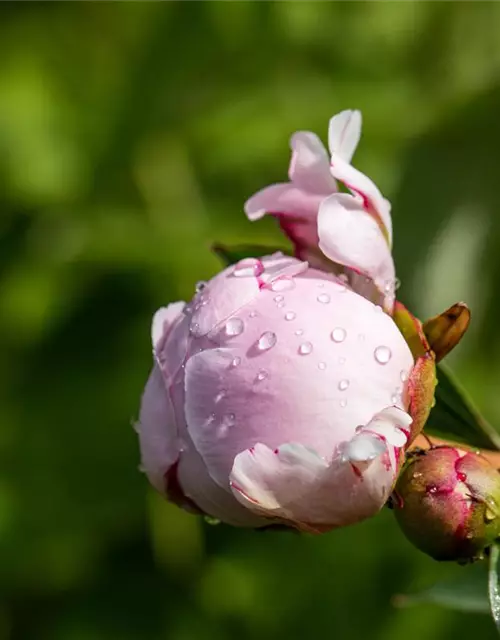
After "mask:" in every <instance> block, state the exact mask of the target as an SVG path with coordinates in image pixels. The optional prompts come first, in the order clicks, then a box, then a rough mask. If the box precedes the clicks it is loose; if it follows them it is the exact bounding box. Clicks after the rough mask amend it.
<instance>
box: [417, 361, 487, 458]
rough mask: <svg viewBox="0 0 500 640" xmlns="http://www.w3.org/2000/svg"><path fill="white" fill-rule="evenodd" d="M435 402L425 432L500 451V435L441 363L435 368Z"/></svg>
mask: <svg viewBox="0 0 500 640" xmlns="http://www.w3.org/2000/svg"><path fill="white" fill-rule="evenodd" d="M437 378H438V385H437V387H436V404H435V406H434V408H433V409H432V411H431V414H430V416H429V419H428V420H427V423H426V425H425V432H426V433H427V434H429V435H435V436H438V437H440V438H446V439H450V440H453V441H455V442H461V443H463V444H467V445H469V446H472V447H479V448H482V449H496V450H500V434H499V433H498V432H497V431H496V430H495V429H494V428H493V427H492V426H491V425H490V424H489V423H488V422H487V421H486V420H485V419H484V418H483V417H482V416H481V414H480V413H479V411H478V410H477V409H476V407H475V406H474V404H473V403H472V401H471V400H470V399H469V398H468V396H467V394H466V393H465V391H464V390H463V389H462V388H461V386H460V385H459V383H458V382H457V381H456V380H455V379H454V377H453V376H452V374H451V373H450V371H449V370H448V369H447V368H446V367H444V366H443V365H439V366H438V367H437Z"/></svg>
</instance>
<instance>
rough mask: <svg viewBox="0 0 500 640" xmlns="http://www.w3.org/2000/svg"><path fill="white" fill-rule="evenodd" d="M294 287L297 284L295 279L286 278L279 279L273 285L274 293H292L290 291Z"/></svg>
mask: <svg viewBox="0 0 500 640" xmlns="http://www.w3.org/2000/svg"><path fill="white" fill-rule="evenodd" d="M294 287H295V282H294V280H293V278H290V277H286V276H285V277H283V278H278V279H277V280H274V281H273V282H272V283H271V290H272V291H290V289H293V288H294Z"/></svg>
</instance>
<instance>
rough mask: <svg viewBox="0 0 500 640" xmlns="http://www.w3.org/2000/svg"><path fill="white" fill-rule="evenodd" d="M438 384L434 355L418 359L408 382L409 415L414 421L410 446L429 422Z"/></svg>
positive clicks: (427, 354) (429, 354) (430, 354)
mask: <svg viewBox="0 0 500 640" xmlns="http://www.w3.org/2000/svg"><path fill="white" fill-rule="evenodd" d="M436 384H437V377H436V362H435V360H434V354H433V353H431V352H429V353H426V354H424V355H423V356H420V357H418V358H417V360H416V362H415V366H414V367H413V370H412V372H411V374H410V378H409V380H408V386H407V394H408V400H409V404H408V413H409V414H410V416H411V417H412V419H413V422H412V424H411V432H410V437H409V439H408V444H411V443H412V442H413V440H415V438H416V437H417V436H418V434H419V433H420V432H421V431H422V429H423V428H424V426H425V423H426V422H427V418H428V417H429V414H430V412H431V409H432V407H433V406H434V392H435V389H436Z"/></svg>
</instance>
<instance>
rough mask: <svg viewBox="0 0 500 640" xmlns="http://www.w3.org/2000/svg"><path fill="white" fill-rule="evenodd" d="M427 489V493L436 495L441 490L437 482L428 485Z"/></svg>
mask: <svg viewBox="0 0 500 640" xmlns="http://www.w3.org/2000/svg"><path fill="white" fill-rule="evenodd" d="M426 491H427V493H430V494H431V495H434V494H436V493H437V492H438V491H439V488H438V487H437V486H436V485H435V484H431V485H429V486H428V487H427V489H426Z"/></svg>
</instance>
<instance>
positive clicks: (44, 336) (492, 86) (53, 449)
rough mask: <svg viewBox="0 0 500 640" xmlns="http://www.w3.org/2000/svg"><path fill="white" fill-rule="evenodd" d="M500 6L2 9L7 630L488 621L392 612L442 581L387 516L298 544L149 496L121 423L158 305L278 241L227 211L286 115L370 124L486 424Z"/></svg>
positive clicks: (485, 633) (479, 629) (58, 637)
mask: <svg viewBox="0 0 500 640" xmlns="http://www.w3.org/2000/svg"><path fill="white" fill-rule="evenodd" d="M499 33H500V3H481V2H470V3H458V2H457V3H448V2H445V3H431V2H401V3H393V2H388V3H382V2H373V3H354V2H344V3H335V2H331V3H326V2H323V3H315V2H289V3H288V2H276V3H273V2H269V3H266V2H237V3H233V2H218V3H217V2H214V3H212V2H204V3H196V2H165V3H146V2H138V3H105V2H93V3H49V4H46V3H43V2H38V3H29V2H19V3H18V2H13V3H10V2H2V3H0V354H1V355H0V376H1V385H0V462H1V464H0V638H1V639H2V640H3V639H5V640H162V639H166V640H195V639H196V640H197V639H200V640H230V639H231V640H232V639H233V638H238V639H240V640H254V639H255V640H257V639H258V640H267V639H269V640H270V639H273V640H275V639H276V638H303V637H309V636H310V637H333V638H339V639H344V638H358V637H365V638H370V639H384V640H396V639H399V638H405V639H407V640H417V639H420V638H423V637H425V638H426V640H437V639H439V640H447V639H450V640H451V639H453V640H457V639H460V638H468V637H471V635H472V634H475V635H474V637H477V638H481V639H485V640H487V639H489V638H493V637H495V631H494V627H493V624H492V622H490V620H489V619H488V617H487V616H482V615H479V614H464V613H457V612H454V611H448V610H444V609H441V608H439V607H437V606H435V605H420V606H414V607H410V608H397V607H394V606H393V597H394V595H395V594H399V593H409V592H413V591H416V590H418V589H420V588H422V587H425V586H426V585H429V584H431V583H432V582H433V581H434V580H435V579H436V578H438V577H443V576H444V577H446V576H448V577H451V578H452V579H454V578H455V577H459V576H460V572H461V571H463V569H462V568H460V567H455V566H447V565H440V564H438V563H435V562H433V561H432V560H430V559H428V558H426V557H425V556H424V555H422V554H420V553H419V552H417V551H416V550H414V549H413V548H412V547H411V546H410V545H409V543H407V542H406V541H405V540H404V539H403V537H402V535H401V534H400V533H399V531H398V530H397V529H396V527H395V525H394V522H393V520H392V516H391V513H390V512H389V511H387V512H384V513H382V514H381V515H380V516H379V517H377V518H375V519H373V520H372V521H369V522H366V523H364V524H361V525H358V526H356V527H352V528H350V529H346V530H340V531H338V532H334V533H331V534H328V535H325V536H322V537H318V538H314V537H308V536H300V535H295V534H291V533H289V534H287V533H262V532H261V533H258V532H252V531H239V530H233V529H230V528H228V527H225V526H223V525H219V526H217V527H215V526H210V525H209V524H207V523H205V522H203V521H202V520H199V519H197V518H195V517H192V516H189V515H187V514H184V513H183V512H181V511H179V510H177V509H176V508H175V507H172V506H170V505H168V504H166V503H164V502H163V501H162V500H161V499H160V498H159V497H157V496H156V495H155V494H154V493H153V492H152V491H151V490H150V489H149V488H148V486H147V483H146V481H145V478H144V477H143V475H142V474H141V473H140V472H139V470H138V463H139V456H138V449H137V442H136V437H135V434H134V431H133V429H132V427H131V421H132V419H133V418H134V417H135V416H136V414H137V407H138V401H139V397H140V394H141V391H142V386H143V384H144V381H145V379H146V376H147V374H148V370H149V368H150V365H151V347H150V337H149V329H150V320H151V316H152V314H153V312H154V311H155V309H156V308H158V307H159V306H161V305H164V304H165V303H168V302H171V301H175V300H178V299H186V298H189V297H190V296H191V295H192V293H193V287H194V283H195V282H196V281H197V280H200V279H206V278H207V277H209V276H210V275H211V274H214V273H215V272H216V271H217V269H218V262H217V260H216V258H215V257H214V256H213V255H211V253H210V251H209V246H210V243H211V242H212V241H214V240H220V241H223V242H226V243H241V242H250V243H255V242H258V243H268V244H276V243H277V242H279V241H280V236H279V234H278V232H277V230H276V229H275V226H274V225H273V223H272V221H270V220H265V221H262V222H261V223H259V224H253V225H251V224H250V223H249V222H247V221H246V219H245V217H244V215H243V213H242V205H243V202H244V200H245V199H246V197H248V196H249V195H251V194H252V193H253V192H254V191H255V190H256V189H257V188H260V187H261V186H263V185H265V184H268V183H270V182H273V181H279V180H282V179H284V177H285V175H286V169H287V164H288V159H289V150H288V138H289V135H290V134H291V133H292V132H293V131H295V130H297V129H310V130H312V131H316V132H317V133H318V134H320V135H322V136H323V138H325V137H326V130H327V122H328V118H329V117H330V116H331V115H332V114H334V113H336V112H337V111H339V110H341V109H344V108H350V107H351V108H352V107H357V108H360V109H362V111H363V115H364V123H365V128H364V135H363V140H362V144H361V147H360V149H359V151H358V153H357V155H356V158H355V161H356V164H357V166H358V167H359V168H360V169H362V170H363V171H365V172H366V173H368V174H369V175H370V176H372V177H373V179H374V180H375V181H376V182H377V183H378V184H379V185H380V187H381V189H382V191H383V192H384V194H385V195H386V196H387V197H389V198H390V199H391V201H392V203H393V215H394V226H395V237H396V247H395V255H396V260H397V266H398V274H399V277H400V278H401V280H402V287H401V290H400V295H401V298H402V299H403V300H404V301H405V302H407V303H408V304H411V305H412V306H413V308H414V309H416V310H417V311H418V312H419V313H420V314H421V315H422V316H428V315H430V314H434V313H437V312H439V311H441V310H443V309H444V308H445V307H446V306H447V305H449V304H451V303H453V302H455V301H457V300H462V299H463V300H466V301H468V302H469V303H470V305H471V307H472V310H473V316H474V321H473V325H472V328H471V331H470V333H469V335H468V336H467V339H466V340H465V342H464V343H463V344H462V345H461V346H460V347H459V349H457V353H456V354H454V355H453V358H452V362H453V364H454V366H455V369H456V371H457V372H458V373H459V374H460V376H461V378H462V380H463V382H464V383H465V385H466V387H467V388H468V389H469V391H470V392H471V393H472V394H473V395H474V397H475V398H476V400H477V402H478V403H479V405H480V406H481V408H482V409H483V410H484V411H485V413H486V414H487V416H488V417H489V418H490V419H491V420H492V421H493V422H494V423H495V424H500V396H499V394H498V386H499V384H500V358H499V356H500V353H499V350H500V342H499V339H498V311H499V306H500V303H499V300H498V283H499V280H500V215H499V212H498V208H499V205H500V197H499V186H500V172H499V158H500V151H499V150H500V117H499V114H500V38H499V37H498V34H499Z"/></svg>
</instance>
